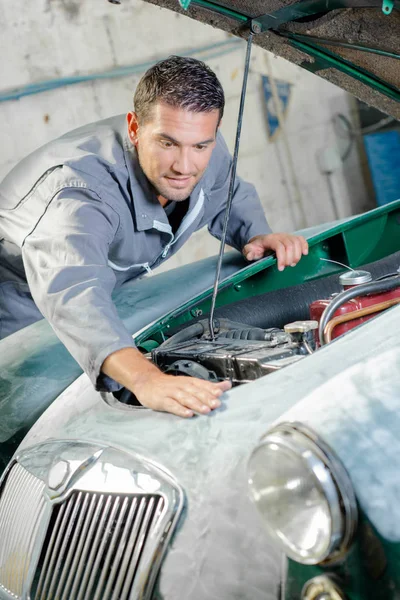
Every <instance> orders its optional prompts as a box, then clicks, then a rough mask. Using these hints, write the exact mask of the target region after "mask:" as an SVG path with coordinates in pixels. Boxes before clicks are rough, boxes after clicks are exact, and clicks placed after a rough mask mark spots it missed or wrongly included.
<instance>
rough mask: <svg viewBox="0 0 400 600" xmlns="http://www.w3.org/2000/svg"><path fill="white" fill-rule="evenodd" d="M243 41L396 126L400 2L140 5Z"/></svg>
mask: <svg viewBox="0 0 400 600" xmlns="http://www.w3.org/2000/svg"><path fill="white" fill-rule="evenodd" d="M144 1H145V2H151V3H152V4H156V5H158V6H161V7H165V8H169V9H171V10H174V11H176V12H179V13H181V14H185V15H187V16H188V17H191V18H192V19H196V20H197V21H202V22H203V23H208V24H209V25H212V26H214V27H218V28H219V29H222V30H224V31H227V32H229V33H232V34H233V35H236V36H239V37H244V38H246V37H247V35H248V32H249V24H250V22H251V20H253V23H256V29H258V30H261V31H260V33H256V34H255V35H254V43H255V44H257V45H258V46H261V47H262V48H265V49H266V50H270V51H271V52H273V53H274V54H276V55H278V56H282V57H283V58H286V59H287V60H289V61H290V62H292V63H295V64H297V65H299V66H301V67H303V68H305V69H307V70H309V71H312V72H313V73H316V74H317V75H320V76H321V77H324V78H325V79H327V80H328V81H330V82H332V83H334V84H335V85H338V86H340V87H341V88H343V89H344V90H346V91H348V92H350V93H351V94H353V95H354V96H356V97H357V98H359V99H360V100H362V101H364V102H366V103H367V104H370V105H371V106H374V107H376V108H378V109H379V110H381V111H382V112H384V113H387V114H388V115H391V116H393V117H394V118H396V119H400V62H399V59H400V48H399V47H400V42H399V40H400V35H399V32H400V10H399V9H400V0H300V1H299V0H144Z"/></svg>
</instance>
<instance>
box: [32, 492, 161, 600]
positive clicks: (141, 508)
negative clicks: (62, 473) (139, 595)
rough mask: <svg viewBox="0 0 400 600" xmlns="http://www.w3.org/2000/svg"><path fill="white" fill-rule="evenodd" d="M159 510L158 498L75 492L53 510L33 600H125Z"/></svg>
mask: <svg viewBox="0 0 400 600" xmlns="http://www.w3.org/2000/svg"><path fill="white" fill-rule="evenodd" d="M163 507H164V499H163V497H162V496H161V495H158V494H143V495H140V494H135V495H123V494H119V495H116V494H96V493H92V492H85V491H74V492H73V493H72V494H71V496H70V497H69V498H68V499H67V500H66V501H65V502H63V503H62V504H59V505H58V506H55V507H54V510H53V515H52V520H51V522H50V526H49V530H48V535H47V538H46V540H45V542H44V545H43V551H42V554H41V557H40V559H39V563H38V567H37V572H36V577H35V581H36V583H35V584H34V586H33V589H32V593H31V597H32V598H35V600H55V599H57V600H89V599H90V600H127V599H128V598H129V595H130V592H131V589H132V586H133V583H134V580H135V574H136V572H137V570H138V568H139V566H140V561H141V556H142V552H143V550H144V547H145V543H146V541H147V540H148V538H149V537H151V535H152V533H153V532H154V531H155V530H156V529H157V525H159V522H160V517H161V515H162V512H163ZM158 529H159V527H158Z"/></svg>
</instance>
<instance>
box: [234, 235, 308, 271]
mask: <svg viewBox="0 0 400 600" xmlns="http://www.w3.org/2000/svg"><path fill="white" fill-rule="evenodd" d="M268 250H273V251H274V252H275V253H276V259H277V262H278V269H279V271H283V269H284V268H285V267H294V266H295V265H297V263H298V262H299V260H300V258H301V257H302V255H303V254H304V255H306V254H308V244H307V242H306V240H305V239H304V238H303V236H301V235H290V234H289V233H268V234H267V235H256V237H253V238H251V240H250V241H249V242H248V243H247V244H246V246H245V247H244V248H243V254H244V256H245V257H246V259H247V260H258V259H260V258H262V257H263V256H264V254H265V252H266V251H268Z"/></svg>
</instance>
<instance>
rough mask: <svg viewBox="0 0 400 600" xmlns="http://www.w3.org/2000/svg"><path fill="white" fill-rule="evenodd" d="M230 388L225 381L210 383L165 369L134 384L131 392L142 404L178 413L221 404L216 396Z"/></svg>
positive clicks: (205, 410)
mask: <svg viewBox="0 0 400 600" xmlns="http://www.w3.org/2000/svg"><path fill="white" fill-rule="evenodd" d="M230 388H231V384H230V382H229V381H223V382H221V383H211V382H209V381H205V380H203V379H196V378H195V377H179V376H178V377H177V376H175V375H166V374H165V373H161V372H159V373H157V374H156V373H153V374H152V376H151V377H150V378H149V379H147V380H144V381H142V382H141V383H139V384H136V385H135V395H136V398H137V399H138V400H139V402H140V403H141V404H143V406H147V407H148V408H152V409H153V410H161V411H165V412H170V413H172V414H174V415H178V416H179V417H193V415H194V414H195V413H199V414H203V415H206V414H208V413H209V412H211V411H212V410H214V408H218V407H219V406H221V402H220V400H219V399H218V398H219V396H221V394H222V393H223V392H225V391H226V390H229V389H230Z"/></svg>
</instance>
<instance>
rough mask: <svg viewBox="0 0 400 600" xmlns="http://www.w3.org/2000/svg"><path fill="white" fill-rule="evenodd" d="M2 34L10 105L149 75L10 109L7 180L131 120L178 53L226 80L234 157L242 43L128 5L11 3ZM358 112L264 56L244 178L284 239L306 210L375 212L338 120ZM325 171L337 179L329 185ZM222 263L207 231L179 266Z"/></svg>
mask: <svg viewBox="0 0 400 600" xmlns="http://www.w3.org/2000/svg"><path fill="white" fill-rule="evenodd" d="M177 1H178V0H177ZM0 27H1V31H2V35H1V39H0V45H1V54H2V57H3V59H2V67H1V74H2V77H1V80H0V81H1V83H0V95H1V94H3V97H4V93H5V92H6V91H7V90H11V89H13V88H18V87H21V86H26V85H28V84H32V83H37V82H41V81H49V82H51V81H54V80H59V79H60V78H65V77H71V76H73V77H77V76H82V75H87V74H93V73H102V72H105V71H109V70H112V69H115V68H118V67H121V66H124V65H136V70H137V72H136V73H134V74H131V75H128V76H125V77H116V78H107V79H102V80H96V81H90V82H83V83H79V84H76V85H69V86H63V87H58V88H56V89H51V90H49V91H45V92H42V93H39V94H34V95H27V96H24V97H21V98H20V99H18V100H8V101H3V102H0V136H1V142H2V143H1V146H0V177H2V176H3V175H5V174H6V173H7V172H8V171H9V170H10V169H11V168H12V167H13V165H14V164H16V163H17V162H18V161H19V160H20V159H21V158H22V157H23V156H24V155H26V154H28V153H29V152H31V151H32V150H34V149H35V148H37V147H38V146H40V145H42V144H44V143H45V142H47V141H48V140H50V139H52V138H54V137H56V136H58V135H61V134H62V133H64V132H66V131H68V130H70V129H73V128H74V127H78V126H80V125H82V124H84V123H87V122H90V121H95V120H98V119H102V118H106V117H108V116H111V115H113V114H118V113H122V112H126V111H127V110H130V109H131V108H132V94H133V90H134V88H135V85H136V83H137V81H138V80H139V78H140V76H141V73H142V72H143V71H144V70H145V68H146V66H145V65H146V63H149V62H152V61H156V60H158V59H160V58H163V57H165V56H167V55H169V54H171V53H175V52H179V53H181V54H187V55H193V56H196V57H197V58H202V59H204V60H206V62H207V63H208V64H209V65H210V66H211V67H212V68H213V69H214V70H215V71H216V73H217V75H218V76H219V77H220V79H221V82H222V84H223V86H224V89H225V92H226V98H227V106H226V115H225V117H224V120H223V124H222V131H223V133H224V135H225V137H226V140H227V142H228V145H229V147H230V148H231V149H232V150H233V145H234V138H235V131H236V119H237V113H238V104H239V96H240V90H241V83H242V74H243V63H244V52H245V44H244V43H243V42H242V43H239V44H238V45H236V46H233V45H231V46H229V45H228V46H221V44H224V43H226V42H229V39H232V38H228V36H227V35H226V34H225V33H223V32H220V31H218V30H215V29H213V28H211V27H209V26H206V25H202V24H198V23H196V22H194V21H192V20H190V19H186V18H185V17H182V16H180V15H177V14H173V13H171V12H169V11H167V10H164V9H160V8H157V7H155V6H152V5H149V4H146V3H144V2H141V0H123V3H122V4H121V5H119V6H118V5H112V4H110V3H108V2H107V1H106V0H36V1H35V2H34V3H32V2H31V1H30V0H20V2H19V6H18V10H16V5H15V3H7V2H4V3H2V6H1V7H0ZM214 45H215V46H214ZM207 46H208V47H210V46H211V48H208V49H205V48H206V47H207ZM212 46H214V47H212ZM202 49H203V50H202ZM140 65H143V66H142V67H140ZM268 69H269V70H270V71H269V70H268ZM268 72H272V73H273V75H274V77H276V78H277V79H280V80H285V81H288V82H290V83H291V84H292V87H291V98H290V103H289V106H288V110H287V114H286V119H285V123H286V127H285V128H286V141H287V143H285V137H284V136H283V135H282V133H280V134H279V135H278V136H276V137H275V138H274V140H270V139H269V137H268V129H267V120H266V112H265V101H264V97H263V91H262V84H261V75H262V74H268ZM0 99H1V97H0ZM353 106H354V105H353V102H352V99H351V97H350V96H349V95H348V94H346V93H345V92H343V91H342V90H341V89H339V88H336V87H335V86H333V85H331V84H330V83H328V82H326V81H323V80H322V79H320V78H318V77H317V76H315V75H313V74H310V73H308V72H306V71H303V70H301V69H300V68H299V67H296V66H294V65H292V64H290V63H288V62H286V61H284V60H283V59H277V58H275V57H273V56H272V55H267V53H266V52H264V51H262V50H260V49H259V48H254V50H253V57H252V63H251V73H250V78H249V84H248V94H247V100H246V110H245V116H244V122H243V131H242V142H241V152H240V158H239V166H238V172H239V174H241V175H242V176H243V177H245V178H246V179H248V180H250V181H252V182H253V183H254V184H255V185H256V187H257V189H258V192H259V195H260V198H261V201H262V203H263V206H264V208H265V211H266V214H267V216H268V219H269V222H270V224H271V226H272V228H273V229H274V230H275V231H282V230H295V229H296V228H299V227H301V226H302V225H303V223H302V218H301V210H300V204H301V206H302V207H303V208H302V210H303V212H304V214H305V217H306V221H305V223H304V224H305V225H306V226H311V225H314V224H316V223H320V222H324V221H330V220H333V219H334V218H335V210H334V204H333V197H334V199H335V201H336V214H337V215H338V216H339V217H344V216H347V215H350V214H353V213H358V212H362V211H364V210H366V209H367V208H369V207H370V202H371V201H370V199H369V198H368V194H367V190H366V186H365V184H364V180H363V175H362V167H361V163H360V156H359V154H358V151H357V148H356V147H355V146H354V147H352V148H351V150H350V153H349V156H348V158H347V159H346V161H345V162H344V163H342V162H341V161H340V159H339V161H338V160H337V156H338V155H340V154H343V153H345V151H346V147H347V145H348V139H346V136H345V134H344V133H343V130H342V132H341V133H340V131H339V130H338V128H337V127H335V126H334V115H335V114H336V113H339V112H340V113H343V114H344V115H345V116H347V118H349V119H350V120H351V121H352V122H354V119H355V114H354V108H353ZM335 162H336V164H335ZM291 164H292V165H293V167H292V168H290V165H291ZM321 164H322V165H325V168H330V167H331V166H333V167H335V170H334V171H333V172H332V174H331V175H326V174H323V173H321V167H320V165H321ZM217 251H218V243H217V242H216V240H213V239H212V238H211V237H210V236H209V234H208V232H207V231H202V232H199V233H198V234H196V236H194V237H193V239H192V241H191V242H189V245H188V246H186V247H185V249H184V250H183V251H181V252H180V253H178V255H177V256H176V257H174V258H173V259H172V260H171V261H170V262H169V263H168V266H169V267H172V266H176V265H177V264H182V263H184V262H188V261H190V260H193V259H194V258H200V257H203V256H207V255H210V254H215V253H216V252H217Z"/></svg>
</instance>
